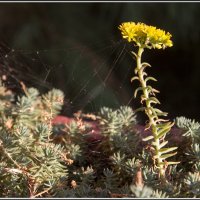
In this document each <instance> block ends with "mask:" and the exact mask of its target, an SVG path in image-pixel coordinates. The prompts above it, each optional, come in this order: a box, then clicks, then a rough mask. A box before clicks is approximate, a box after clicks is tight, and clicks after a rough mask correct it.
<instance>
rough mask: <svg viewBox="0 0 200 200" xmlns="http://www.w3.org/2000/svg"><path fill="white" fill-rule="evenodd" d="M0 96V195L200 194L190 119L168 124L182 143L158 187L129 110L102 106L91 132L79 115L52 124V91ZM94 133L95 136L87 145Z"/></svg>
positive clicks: (59, 97) (199, 154) (56, 96)
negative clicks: (179, 158)
mask: <svg viewBox="0 0 200 200" xmlns="http://www.w3.org/2000/svg"><path fill="white" fill-rule="evenodd" d="M0 92H1V94H0V115H1V117H0V150H1V151H0V152H1V153H0V196H1V197H19V198H21V197H65V198H67V197H68V198H83V197H87V198H97V197H102V198H117V197H120V198H167V197H173V198H180V197H182V198H184V197H200V191H199V188H200V178H199V177H200V176H199V170H200V147H199V143H198V141H199V134H198V131H199V126H198V122H195V121H194V120H190V119H186V118H183V117H182V118H176V119H175V124H176V126H177V127H179V128H178V129H179V130H181V131H182V137H183V138H187V140H188V141H190V142H187V143H185V147H184V149H182V150H184V151H183V152H180V151H182V150H181V149H178V154H179V155H183V157H184V158H185V162H183V161H184V160H182V162H181V163H180V164H179V165H170V166H168V167H167V169H166V179H167V182H166V183H162V184H161V182H160V181H159V179H158V177H157V170H156V168H155V166H154V160H153V159H152V156H151V153H152V150H151V146H149V145H148V144H146V143H144V142H143V141H142V139H141V138H142V136H141V134H143V133H142V132H141V131H138V130H137V128H136V127H137V126H138V122H137V120H136V114H135V112H134V111H133V110H132V109H131V108H130V107H127V106H121V107H120V108H119V109H111V108H106V107H103V108H102V109H101V110H100V111H99V113H98V114H97V116H96V121H93V122H94V123H96V125H97V127H98V129H97V130H94V128H93V127H92V126H91V125H90V124H88V123H86V122H85V121H84V118H81V117H75V118H74V120H73V121H71V122H70V123H68V124H54V125H52V121H51V120H52V119H53V118H54V117H55V116H56V115H57V114H59V112H60V110H61V108H62V103H63V98H64V95H63V93H62V92H61V91H60V90H56V89H53V90H51V91H49V92H48V93H47V94H42V95H41V94H40V93H39V91H38V90H37V89H35V88H25V91H24V95H21V96H15V94H13V93H12V92H11V91H8V90H7V89H6V88H5V87H4V86H3V85H2V84H1V85H0ZM93 122H92V123H93ZM95 131H98V134H100V135H101V137H99V138H97V139H95V140H94V139H92V138H93V134H94V133H95ZM188 131H190V132H188ZM185 133H187V134H185ZM188 133H190V134H188ZM194 133H195V134H194ZM168 142H169V143H170V142H172V141H171V140H169V141H168Z"/></svg>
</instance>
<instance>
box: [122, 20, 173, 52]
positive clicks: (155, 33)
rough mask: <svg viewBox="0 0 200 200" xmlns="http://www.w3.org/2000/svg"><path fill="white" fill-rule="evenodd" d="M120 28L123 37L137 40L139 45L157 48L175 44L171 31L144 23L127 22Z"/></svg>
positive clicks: (130, 40) (132, 40)
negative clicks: (166, 31) (167, 31)
mask: <svg viewBox="0 0 200 200" xmlns="http://www.w3.org/2000/svg"><path fill="white" fill-rule="evenodd" d="M119 30H120V31H121V34H122V37H123V38H125V39H127V40H128V42H135V43H136V44H137V46H142V47H144V48H145V47H146V48H152V47H153V48H157V49H161V48H163V49H164V48H166V47H171V46H173V43H172V41H171V40H170V38H171V34H170V33H165V31H163V30H161V29H157V28H156V27H154V26H148V25H146V24H144V23H137V24H136V23H134V22H125V23H122V24H121V25H120V26H119Z"/></svg>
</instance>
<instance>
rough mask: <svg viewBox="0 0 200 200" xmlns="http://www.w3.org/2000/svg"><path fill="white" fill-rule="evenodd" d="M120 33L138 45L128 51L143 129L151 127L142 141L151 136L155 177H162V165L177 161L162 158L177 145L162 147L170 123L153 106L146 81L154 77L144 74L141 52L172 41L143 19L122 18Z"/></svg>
mask: <svg viewBox="0 0 200 200" xmlns="http://www.w3.org/2000/svg"><path fill="white" fill-rule="evenodd" d="M119 29H120V31H121V34H122V37H123V38H124V39H126V40H128V42H132V43H133V44H134V45H136V46H137V47H138V52H137V53H135V52H131V53H132V54H133V55H134V57H135V58H136V68H135V71H134V72H135V76H133V78H132V79H131V81H133V80H138V81H139V82H140V87H138V88H137V89H136V90H135V93H134V96H135V97H136V96H137V93H138V92H139V91H141V92H142V95H141V96H140V98H141V103H142V105H143V107H142V108H140V109H139V110H143V111H145V113H146V115H147V116H148V119H149V122H148V125H147V129H149V128H151V132H152V135H150V136H148V137H146V138H144V139H143V140H144V141H149V140H153V141H152V142H151V144H152V146H153V150H154V158H153V159H154V160H155V167H156V168H158V170H159V172H158V174H159V177H160V178H161V180H165V171H166V166H167V165H170V164H177V163H178V162H173V161H170V162H167V161H166V159H167V158H169V157H172V156H173V155H175V154H176V152H174V150H176V149H177V147H168V148H166V147H165V148H164V146H166V145H167V143H168V141H166V140H165V135H166V134H167V133H168V132H169V131H170V129H171V127H172V126H173V125H174V123H172V122H169V120H166V119H163V118H162V117H163V116H167V113H165V112H162V111H161V110H159V109H158V108H155V107H154V105H155V104H160V102H159V100H158V99H157V98H156V93H158V92H159V91H158V90H156V89H154V88H153V87H152V86H150V85H149V84H148V82H149V81H150V80H152V81H157V80H156V79H155V78H154V77H151V76H148V74H147V73H146V72H145V69H146V68H147V67H151V65H150V64H149V63H147V62H142V53H143V52H144V50H145V49H146V48H148V49H152V48H154V49H155V48H156V49H161V48H163V49H165V48H166V47H171V46H172V45H173V43H172V41H171V34H170V33H165V31H163V30H161V29H157V28H156V27H154V26H148V25H146V24H143V23H137V24H136V23H134V22H125V23H122V24H121V25H120V26H119Z"/></svg>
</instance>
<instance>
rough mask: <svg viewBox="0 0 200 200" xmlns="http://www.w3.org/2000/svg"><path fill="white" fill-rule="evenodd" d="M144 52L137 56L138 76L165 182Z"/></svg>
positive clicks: (161, 175) (140, 51) (159, 166)
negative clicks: (143, 67)
mask: <svg viewBox="0 0 200 200" xmlns="http://www.w3.org/2000/svg"><path fill="white" fill-rule="evenodd" d="M143 51H144V48H142V47H139V49H138V54H137V74H138V78H139V81H140V84H141V86H142V91H143V95H144V99H145V104H146V109H145V111H146V114H147V116H148V118H149V122H150V125H151V130H152V134H153V136H154V147H155V156H156V164H157V166H158V169H159V176H160V178H161V179H162V180H164V179H165V169H164V165H163V159H162V158H161V154H160V140H159V139H157V137H156V136H157V126H156V121H155V118H154V117H153V116H154V115H153V113H152V111H151V109H152V106H151V103H150V102H149V101H148V99H149V91H148V89H147V85H146V82H145V80H144V74H143V71H142V70H140V69H141V67H142V63H141V57H142V53H143Z"/></svg>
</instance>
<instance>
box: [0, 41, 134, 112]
mask: <svg viewBox="0 0 200 200" xmlns="http://www.w3.org/2000/svg"><path fill="white" fill-rule="evenodd" d="M128 48H129V46H128V44H127V43H124V41H122V40H120V41H114V40H113V39H109V40H107V41H106V42H105V41H103V42H102V41H99V42H96V43H90V44H87V45H84V44H83V43H77V42H74V43H73V42H72V43H71V44H69V46H66V47H65V48H52V49H33V50H27V49H18V48H11V47H9V46H8V45H5V44H1V45H0V56H1V59H0V65H1V67H0V75H1V78H2V79H3V81H4V82H5V84H6V86H7V87H8V88H9V89H12V90H13V91H15V92H16V93H21V92H22V83H24V84H25V85H26V86H27V87H36V88H37V89H39V90H40V91H42V92H45V91H48V90H50V89H52V88H58V89H61V90H62V91H63V92H64V94H65V104H64V108H63V111H62V113H63V114H66V115H69V114H72V113H74V112H76V111H78V110H83V111H84V112H85V111H86V112H87V111H88V112H94V113H95V112H98V111H99V109H100V107H103V106H108V107H119V106H120V105H129V106H132V104H133V88H131V87H129V86H130V78H131V75H132V72H133V66H132V65H133V61H132V60H129V59H130V56H129V55H127V54H129V50H128ZM131 59H132V58H131Z"/></svg>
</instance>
